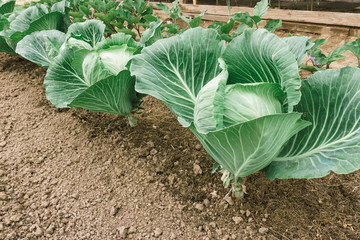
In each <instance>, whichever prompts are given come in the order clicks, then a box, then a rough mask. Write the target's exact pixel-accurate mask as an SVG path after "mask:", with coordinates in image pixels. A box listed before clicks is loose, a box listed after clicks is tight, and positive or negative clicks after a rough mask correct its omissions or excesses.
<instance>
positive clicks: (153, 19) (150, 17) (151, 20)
mask: <svg viewBox="0 0 360 240" xmlns="http://www.w3.org/2000/svg"><path fill="white" fill-rule="evenodd" d="M144 19H145V20H146V21H148V22H156V21H157V20H159V19H158V18H157V17H155V16H153V15H150V14H149V15H145V16H144Z"/></svg>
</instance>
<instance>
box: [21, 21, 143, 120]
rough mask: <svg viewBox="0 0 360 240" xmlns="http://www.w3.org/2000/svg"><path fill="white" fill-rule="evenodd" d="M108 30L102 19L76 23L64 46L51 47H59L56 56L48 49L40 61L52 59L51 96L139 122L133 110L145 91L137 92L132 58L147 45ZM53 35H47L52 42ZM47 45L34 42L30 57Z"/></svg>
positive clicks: (56, 100) (64, 104) (56, 101)
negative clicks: (107, 34)
mask: <svg viewBox="0 0 360 240" xmlns="http://www.w3.org/2000/svg"><path fill="white" fill-rule="evenodd" d="M104 30H105V25H104V24H103V23H102V22H101V21H99V20H87V21H85V22H83V23H74V24H72V25H71V26H70V27H69V30H68V32H67V34H66V36H65V37H64V42H63V43H62V45H61V47H55V48H51V47H49V48H48V49H50V50H51V49H52V51H57V49H58V51H59V53H58V55H57V56H56V57H54V58H52V57H51V54H50V53H49V52H50V51H44V52H46V54H44V55H43V58H42V59H41V61H43V62H45V63H46V64H48V63H50V64H49V68H48V70H47V73H46V76H45V81H44V85H45V88H46V96H47V98H48V99H49V100H50V101H51V102H52V103H53V104H54V105H55V106H56V107H59V108H64V107H75V108H84V109H88V110H91V111H97V112H108V113H114V114H119V115H123V116H128V117H129V120H130V123H131V124H135V123H136V119H135V118H134V117H133V113H134V112H135V111H136V109H137V108H138V106H139V104H140V102H141V97H142V95H140V94H138V93H136V92H135V89H134V85H135V77H133V76H131V75H130V72H129V70H128V63H129V61H130V60H131V59H132V57H133V56H134V54H136V53H138V52H139V51H140V49H141V47H142V45H141V44H139V43H137V42H135V41H134V40H133V39H132V38H131V36H130V35H126V34H124V33H117V34H113V35H112V36H111V37H110V38H104ZM48 37H49V38H51V36H50V35H49V36H48ZM54 39H55V38H54ZM54 39H48V43H49V46H50V45H51V44H52V43H54V41H53V40H54ZM58 43H59V42H58ZM44 45H46V44H44ZM44 45H43V46H40V45H39V46H40V48H39V49H36V47H38V46H35V45H34V44H33V45H32V46H33V48H32V49H31V48H29V49H28V50H29V55H28V56H36V55H37V54H36V53H38V52H41V51H43V49H44V48H45V47H44ZM54 45H55V46H56V45H57V44H52V46H54ZM33 53H34V54H33ZM24 55H25V54H24ZM37 56H38V55H37ZM32 59H34V58H32ZM41 61H39V59H38V62H41Z"/></svg>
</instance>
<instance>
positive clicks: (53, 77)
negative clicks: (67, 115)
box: [44, 49, 90, 108]
mask: <svg viewBox="0 0 360 240" xmlns="http://www.w3.org/2000/svg"><path fill="white" fill-rule="evenodd" d="M74 56H75V51H74V50H71V49H65V50H64V51H62V53H61V54H60V55H58V57H57V58H55V61H54V63H53V64H51V65H50V67H49V68H48V70H47V73H46V76H45V81H44V86H45V89H46V97H47V99H48V100H50V101H51V102H52V104H54V105H55V106H56V107H59V108H61V107H67V105H68V104H70V103H71V102H72V101H73V100H74V99H75V98H76V97H77V96H78V95H79V94H80V93H82V92H83V91H84V90H85V89H87V88H88V87H89V85H90V84H89V83H87V82H86V81H85V79H84V76H83V73H82V71H81V70H82V66H81V65H80V66H76V65H73V61H74Z"/></svg>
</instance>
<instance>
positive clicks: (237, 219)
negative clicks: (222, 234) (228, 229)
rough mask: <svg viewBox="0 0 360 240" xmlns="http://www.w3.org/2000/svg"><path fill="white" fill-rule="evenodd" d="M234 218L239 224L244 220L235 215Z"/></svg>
mask: <svg viewBox="0 0 360 240" xmlns="http://www.w3.org/2000/svg"><path fill="white" fill-rule="evenodd" d="M232 220H233V221H234V222H235V224H239V223H240V222H242V221H244V219H242V217H233V218H232Z"/></svg>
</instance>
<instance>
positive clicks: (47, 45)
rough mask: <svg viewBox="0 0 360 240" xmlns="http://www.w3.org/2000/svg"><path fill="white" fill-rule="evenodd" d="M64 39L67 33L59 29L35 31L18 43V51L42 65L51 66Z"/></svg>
mask: <svg viewBox="0 0 360 240" xmlns="http://www.w3.org/2000/svg"><path fill="white" fill-rule="evenodd" d="M64 41H65V33H63V32H60V31H58V30H46V31H40V32H34V33H32V34H30V35H28V36H26V37H24V39H22V40H21V41H20V42H19V43H18V44H17V47H16V53H17V54H19V55H21V56H22V57H24V58H26V59H28V60H30V61H32V62H34V63H36V64H38V65H40V66H42V67H49V66H50V64H51V63H52V62H53V61H54V58H55V57H56V56H57V55H58V54H59V51H60V47H61V45H62V44H63V43H64Z"/></svg>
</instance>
